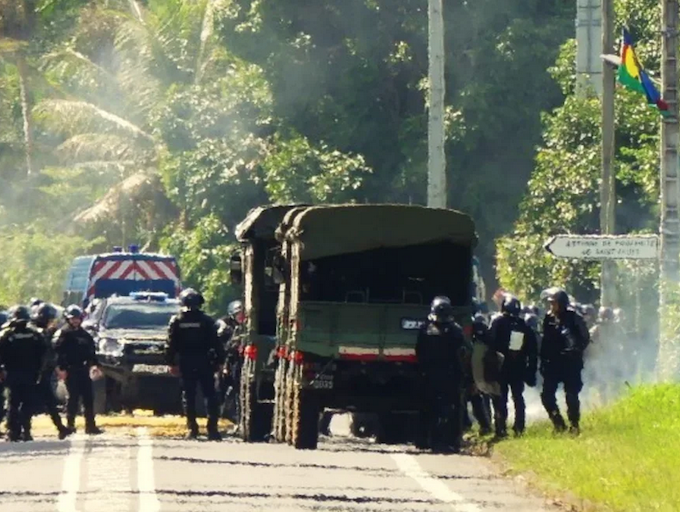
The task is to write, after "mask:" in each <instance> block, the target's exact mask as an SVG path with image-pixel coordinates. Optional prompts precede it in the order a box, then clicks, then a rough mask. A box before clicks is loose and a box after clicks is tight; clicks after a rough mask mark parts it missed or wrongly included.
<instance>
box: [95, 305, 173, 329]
mask: <svg viewBox="0 0 680 512" xmlns="http://www.w3.org/2000/svg"><path fill="white" fill-rule="evenodd" d="M178 311H179V306H178V305H177V304H149V303H144V304H115V305H111V306H109V307H108V308H107V310H106V313H105V314H104V321H103V325H104V327H105V328H107V329H157V328H159V327H166V326H167V325H168V323H169V322H170V317H172V315H174V314H175V313H177V312H178Z"/></svg>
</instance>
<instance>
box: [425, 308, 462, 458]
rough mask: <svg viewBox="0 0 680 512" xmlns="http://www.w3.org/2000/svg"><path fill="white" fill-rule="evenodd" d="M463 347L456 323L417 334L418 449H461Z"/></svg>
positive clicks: (431, 324) (430, 326)
mask: <svg viewBox="0 0 680 512" xmlns="http://www.w3.org/2000/svg"><path fill="white" fill-rule="evenodd" d="M464 344H465V339H464V337H463V330H462V329H461V328H460V326H459V325H458V324H456V323H455V322H449V323H437V322H434V321H428V322H427V323H426V324H425V325H424V326H423V327H422V328H421V330H420V332H419V333H418V342H417V344H416V357H417V360H418V370H419V373H420V386H421V388H420V389H421V393H420V396H421V397H422V408H421V411H420V432H419V436H418V437H419V439H418V446H419V447H422V448H430V447H431V448H432V449H434V450H437V451H448V450H451V449H453V450H454V451H457V450H458V449H460V444H461V437H462V426H463V414H462V413H463V384H464V382H465V376H464V375H463V363H462V352H463V351H464Z"/></svg>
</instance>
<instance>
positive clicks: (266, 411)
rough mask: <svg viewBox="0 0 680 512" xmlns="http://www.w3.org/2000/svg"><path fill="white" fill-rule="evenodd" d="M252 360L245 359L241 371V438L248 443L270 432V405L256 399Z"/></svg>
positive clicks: (259, 440)
mask: <svg viewBox="0 0 680 512" xmlns="http://www.w3.org/2000/svg"><path fill="white" fill-rule="evenodd" d="M253 366H254V362H253V361H252V360H250V359H249V360H247V361H246V362H245V364H244V365H243V372H242V373H241V383H242V385H241V389H242V391H243V392H244V394H243V395H241V407H242V410H241V418H242V420H241V425H242V428H241V438H242V439H243V440H244V441H246V442H249V443H257V442H262V441H264V440H266V439H267V436H268V435H269V433H270V432H271V424H272V407H271V406H270V404H260V403H258V401H257V380H256V379H255V378H254V368H253Z"/></svg>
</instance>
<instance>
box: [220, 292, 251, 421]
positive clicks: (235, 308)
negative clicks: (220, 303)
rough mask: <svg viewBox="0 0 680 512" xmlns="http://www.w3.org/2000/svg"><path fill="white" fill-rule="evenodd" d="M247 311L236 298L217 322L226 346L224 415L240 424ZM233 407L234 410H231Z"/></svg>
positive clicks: (221, 384)
mask: <svg viewBox="0 0 680 512" xmlns="http://www.w3.org/2000/svg"><path fill="white" fill-rule="evenodd" d="M244 321H245V313H244V311H243V303H242V302H241V301H240V300H235V301H232V302H230V303H229V306H227V315H226V316H225V317H223V318H220V320H218V322H217V336H218V338H219V341H220V344H221V345H222V346H223V347H224V352H225V361H224V371H223V372H222V375H221V376H220V394H221V398H222V400H223V411H222V416H223V417H228V418H229V419H230V420H232V421H233V422H234V423H236V424H237V425H238V423H239V418H240V416H241V414H240V413H241V407H240V405H241V404H240V393H239V390H240V387H241V368H242V366H243V344H242V341H243V334H244V332H243V330H244ZM230 409H233V411H230Z"/></svg>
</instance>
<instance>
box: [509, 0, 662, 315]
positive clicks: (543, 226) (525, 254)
mask: <svg viewBox="0 0 680 512" xmlns="http://www.w3.org/2000/svg"><path fill="white" fill-rule="evenodd" d="M645 1H646V0H645ZM639 3H640V2H637V3H636V5H637V8H639V5H638V4H639ZM647 4H650V2H647ZM627 5H628V7H630V8H631V9H633V5H632V3H631V2H628V3H627ZM649 6H650V9H651V7H652V6H651V4H650V5H649ZM636 12H637V11H636ZM620 14H621V15H622V16H623V15H624V13H620ZM634 14H635V13H631V15H634ZM623 19H625V17H623ZM656 26H658V25H654V23H653V21H652V20H651V18H650V19H649V20H648V23H647V24H645V23H642V22H641V23H640V25H639V26H637V29H638V30H637V33H638V37H639V38H640V39H639V40H640V44H639V51H640V54H641V58H647V57H648V56H649V55H652V54H653V52H654V51H655V46H654V44H653V43H652V42H651V41H653V40H654V39H653V30H654V27H656ZM645 30H646V31H648V32H644V31H645ZM574 52H575V45H574V43H573V41H570V42H567V43H566V44H565V45H564V46H563V48H562V52H561V53H560V56H559V57H558V59H557V61H556V64H555V66H554V67H553V68H552V69H551V72H552V74H553V76H554V77H555V79H556V80H557V81H558V82H559V83H560V86H561V87H562V89H563V91H564V92H565V93H568V94H569V96H567V98H566V100H565V102H564V104H563V105H562V106H561V107H559V108H557V109H555V110H554V111H553V112H552V113H551V114H550V115H546V116H544V127H545V128H544V133H543V144H542V146H541V147H540V149H539V150H538V153H537V155H536V160H535V161H536V167H535V169H534V172H533V174H532V176H531V179H530V180H529V183H528V190H527V193H526V195H525V197H524V199H523V200H522V202H521V204H520V208H519V216H518V218H517V220H516V221H515V224H514V228H513V230H512V233H510V234H508V235H506V236H504V237H502V238H500V239H499V240H498V241H497V259H498V261H497V262H498V276H499V279H500V281H501V283H502V284H503V286H504V287H506V288H508V289H511V290H514V291H516V293H518V294H519V295H520V296H522V297H523V298H525V299H531V300H535V299H536V298H537V295H538V293H539V292H540V290H541V289H543V288H545V287H547V286H550V285H560V286H565V287H567V288H568V289H569V290H570V292H572V293H573V294H574V295H576V296H577V297H579V298H580V299H581V300H591V301H594V300H595V299H596V298H597V292H598V289H599V274H600V266H599V264H597V263H588V262H583V261H570V260H562V259H557V258H553V257H552V256H550V255H548V254H547V253H546V252H545V250H544V249H543V245H544V244H545V243H546V242H547V240H548V239H549V238H550V237H551V236H553V235H556V234H566V233H574V234H597V233H599V212H600V197H599V183H600V173H601V147H600V141H601V134H600V126H601V124H600V123H601V119H600V115H601V114H600V102H599V101H598V100H597V99H596V98H577V97H576V96H574V91H573V82H574V57H575V55H574ZM652 70H653V68H652ZM615 105H616V112H615V116H616V142H615V143H616V154H615V163H614V170H615V174H616V189H617V205H616V225H617V231H618V232H620V233H634V232H655V231H656V225H657V224H658V220H657V219H658V206H657V205H658V197H659V184H658V165H659V161H658V158H659V157H658V135H657V132H658V123H659V116H658V113H657V112H656V111H655V110H654V109H652V108H650V107H649V106H647V105H646V104H645V102H644V99H643V98H642V97H641V96H640V95H639V94H636V93H632V92H630V91H627V90H623V89H619V88H617V91H616V100H615ZM623 269H625V265H622V270H623ZM644 282H645V283H647V284H648V285H649V286H653V283H654V279H653V276H647V277H645V279H644ZM618 286H619V287H620V295H621V297H622V299H621V300H624V301H632V300H633V291H631V290H632V283H631V282H630V280H629V279H626V275H625V273H623V272H622V273H621V277H620V278H619V282H618ZM652 303H653V302H652ZM627 305H631V306H632V302H628V303H627ZM652 310H653V307H649V308H648V310H647V312H650V313H651V311H652Z"/></svg>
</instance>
